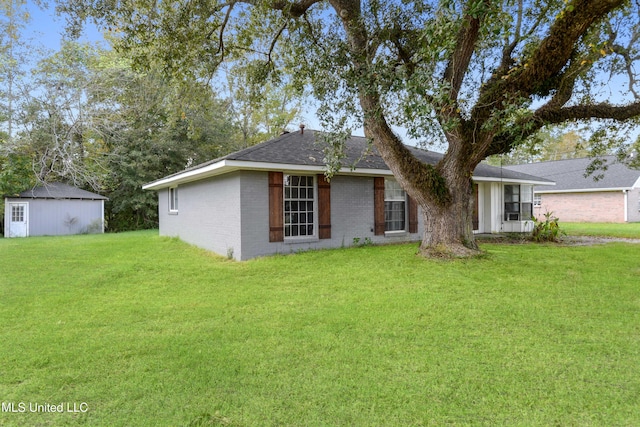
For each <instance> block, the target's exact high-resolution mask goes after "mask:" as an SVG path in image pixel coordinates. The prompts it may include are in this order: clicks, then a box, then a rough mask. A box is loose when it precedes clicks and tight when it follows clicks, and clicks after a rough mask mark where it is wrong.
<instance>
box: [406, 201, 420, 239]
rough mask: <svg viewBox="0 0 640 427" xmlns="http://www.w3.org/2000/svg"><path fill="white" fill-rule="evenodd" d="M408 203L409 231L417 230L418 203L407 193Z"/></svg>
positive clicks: (414, 231) (415, 231)
mask: <svg viewBox="0 0 640 427" xmlns="http://www.w3.org/2000/svg"><path fill="white" fill-rule="evenodd" d="M407 199H408V205H409V233H417V232H418V204H417V203H416V201H415V199H414V198H413V197H411V196H409V195H407Z"/></svg>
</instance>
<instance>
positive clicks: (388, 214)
mask: <svg viewBox="0 0 640 427" xmlns="http://www.w3.org/2000/svg"><path fill="white" fill-rule="evenodd" d="M406 207H407V195H406V194H405V192H404V190H403V189H402V187H400V184H398V182H397V181H394V180H391V179H385V180H384V230H385V231H405V230H406V218H407V213H406V212H407V209H406Z"/></svg>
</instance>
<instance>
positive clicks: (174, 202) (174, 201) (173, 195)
mask: <svg viewBox="0 0 640 427" xmlns="http://www.w3.org/2000/svg"><path fill="white" fill-rule="evenodd" d="M169 212H178V187H171V188H169Z"/></svg>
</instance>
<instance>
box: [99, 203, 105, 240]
mask: <svg viewBox="0 0 640 427" xmlns="http://www.w3.org/2000/svg"><path fill="white" fill-rule="evenodd" d="M100 204H101V205H102V233H103V234H104V199H103V200H100Z"/></svg>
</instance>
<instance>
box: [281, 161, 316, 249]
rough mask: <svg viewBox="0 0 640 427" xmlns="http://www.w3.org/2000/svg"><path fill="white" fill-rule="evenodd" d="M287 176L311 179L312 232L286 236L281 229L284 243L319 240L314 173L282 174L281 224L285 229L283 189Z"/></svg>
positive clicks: (284, 197)
mask: <svg viewBox="0 0 640 427" xmlns="http://www.w3.org/2000/svg"><path fill="white" fill-rule="evenodd" d="M288 176H305V177H307V178H311V179H312V180H313V234H312V235H307V236H287V235H286V231H285V230H283V231H282V233H283V234H284V235H285V236H284V242H285V243H287V242H288V243H306V242H316V241H318V240H319V237H318V179H317V177H316V176H315V175H307V174H300V173H284V174H283V176H282V226H283V228H285V229H286V227H287V224H286V221H285V218H284V216H285V215H286V211H285V203H286V202H287V198H286V196H285V195H286V193H285V191H286V190H285V189H286V187H287V185H286V184H285V183H286V182H287V177H288Z"/></svg>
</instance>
